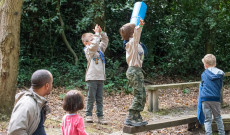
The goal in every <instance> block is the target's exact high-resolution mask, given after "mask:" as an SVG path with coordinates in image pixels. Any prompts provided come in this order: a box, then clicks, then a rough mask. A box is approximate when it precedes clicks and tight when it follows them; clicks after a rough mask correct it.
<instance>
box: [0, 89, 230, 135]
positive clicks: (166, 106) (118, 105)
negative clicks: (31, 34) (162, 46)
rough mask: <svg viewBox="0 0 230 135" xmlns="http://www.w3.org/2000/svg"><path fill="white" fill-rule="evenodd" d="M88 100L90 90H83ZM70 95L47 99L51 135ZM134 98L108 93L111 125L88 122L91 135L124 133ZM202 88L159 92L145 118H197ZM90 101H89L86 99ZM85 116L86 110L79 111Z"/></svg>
mask: <svg viewBox="0 0 230 135" xmlns="http://www.w3.org/2000/svg"><path fill="white" fill-rule="evenodd" d="M229 90H230V88H229V87H228V86H227V85H226V86H225V87H224V103H225V104H226V106H225V107H224V108H222V114H229V113H230V107H229V106H228V105H229V104H230V95H229V94H230V91H229ZM81 91H82V93H83V94H84V95H85V97H86V93H87V91H86V90H81ZM66 92H67V90H65V89H64V88H55V89H54V90H53V91H52V93H51V94H50V95H49V96H47V99H48V101H49V106H50V107H51V110H52V112H51V113H50V114H49V115H48V119H47V120H46V122H45V127H46V131H47V135H61V134H62V132H61V120H62V117H63V116H64V115H65V114H66V112H65V111H64V110H63V109H62V103H63V100H62V99H63V96H64V94H65V93H66ZM132 98H133V96H132V95H131V94H129V95H126V94H124V93H120V94H108V93H106V92H105V93H104V118H105V119H106V120H107V121H108V122H109V124H108V125H101V124H97V123H96V122H95V123H85V128H86V131H87V133H88V134H89V135H108V134H113V135H115V134H117V135H119V134H122V132H120V131H122V128H123V122H124V120H125V117H126V115H127V112H128V108H129V106H130V104H131V101H132ZM197 98H198V88H195V87H194V88H191V89H184V90H181V89H167V90H160V91H159V108H160V110H159V111H158V112H156V113H151V112H148V111H147V108H145V110H144V111H143V112H142V113H141V114H142V116H143V118H144V119H145V120H147V121H149V122H151V121H155V120H162V119H173V118H175V117H180V116H185V115H196V110H197ZM85 100H86V98H85ZM79 114H80V115H81V116H82V117H85V109H83V110H81V111H79ZM95 115H96V109H95V107H94V110H93V118H94V120H95V121H96V120H97V118H96V116H95ZM7 125H8V121H5V122H0V135H1V134H2V135H4V132H6V130H7ZM199 134H204V131H203V130H197V131H193V132H189V131H187V125H181V126H176V127H170V128H163V129H158V130H153V131H148V132H142V133H137V134H136V135H199Z"/></svg>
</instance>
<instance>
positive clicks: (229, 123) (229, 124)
mask: <svg viewBox="0 0 230 135" xmlns="http://www.w3.org/2000/svg"><path fill="white" fill-rule="evenodd" d="M222 119H223V122H224V127H225V131H230V115H229V114H223V115H222ZM184 124H188V130H191V129H193V128H194V127H195V125H196V124H198V120H197V118H196V116H195V115H188V116H183V117H179V118H173V119H165V120H157V121H152V122H149V123H148V125H145V126H140V127H133V126H127V125H125V126H124V128H123V132H124V133H129V134H134V133H138V132H144V131H150V130H155V129H161V128H167V127H174V126H179V125H184ZM212 129H213V131H217V127H216V124H215V123H214V122H213V124H212Z"/></svg>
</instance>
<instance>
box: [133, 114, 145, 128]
mask: <svg viewBox="0 0 230 135" xmlns="http://www.w3.org/2000/svg"><path fill="white" fill-rule="evenodd" d="M135 117H136V121H137V122H140V124H141V126H144V125H147V124H148V122H147V121H144V120H143V118H142V116H141V114H140V112H139V113H137V114H135Z"/></svg>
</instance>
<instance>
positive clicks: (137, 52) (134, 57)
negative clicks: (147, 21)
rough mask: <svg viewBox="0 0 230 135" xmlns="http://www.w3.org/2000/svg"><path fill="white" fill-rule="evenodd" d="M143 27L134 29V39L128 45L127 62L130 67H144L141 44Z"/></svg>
mask: <svg viewBox="0 0 230 135" xmlns="http://www.w3.org/2000/svg"><path fill="white" fill-rule="evenodd" d="M141 31H142V27H139V26H136V27H135V29H134V34H133V38H130V39H129V42H128V43H126V47H125V49H126V62H127V64H128V65H129V66H134V67H142V63H143V61H144V50H143V48H142V46H141V45H140V44H139V42H140V37H141Z"/></svg>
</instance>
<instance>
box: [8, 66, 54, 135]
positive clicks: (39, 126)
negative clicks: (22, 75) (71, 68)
mask: <svg viewBox="0 0 230 135" xmlns="http://www.w3.org/2000/svg"><path fill="white" fill-rule="evenodd" d="M52 87H53V76H52V74H51V73H50V72H49V71H48V70H44V69H41V70H37V71H35V72H34V73H33V75H32V77H31V88H30V90H29V91H26V92H25V91H24V92H21V93H18V94H17V95H16V99H15V106H14V109H13V111H12V114H11V119H10V123H9V128H8V135H46V132H45V129H44V122H45V118H46V114H47V113H48V112H49V107H48V106H47V105H46V103H47V100H46V99H45V96H46V95H49V94H50V92H51V90H52Z"/></svg>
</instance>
